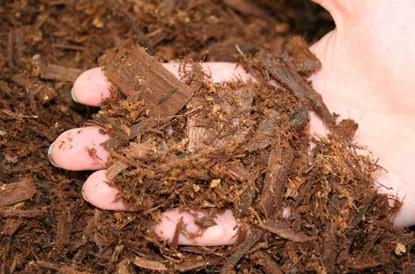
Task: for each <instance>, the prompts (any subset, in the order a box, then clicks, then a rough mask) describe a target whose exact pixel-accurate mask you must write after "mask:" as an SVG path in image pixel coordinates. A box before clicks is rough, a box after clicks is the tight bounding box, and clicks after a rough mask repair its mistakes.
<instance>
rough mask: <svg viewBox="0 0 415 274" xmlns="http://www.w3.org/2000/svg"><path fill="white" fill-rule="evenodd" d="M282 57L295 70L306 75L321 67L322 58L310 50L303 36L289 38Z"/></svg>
mask: <svg viewBox="0 0 415 274" xmlns="http://www.w3.org/2000/svg"><path fill="white" fill-rule="evenodd" d="M281 57H282V59H284V61H285V62H286V63H287V64H288V65H289V66H291V67H292V68H293V69H294V70H295V71H297V72H298V73H300V74H302V75H304V76H310V75H311V74H312V73H314V72H316V71H318V70H320V69H321V62H320V60H318V59H317V57H316V56H315V55H314V54H313V53H312V52H311V51H310V48H309V47H308V45H307V43H306V41H304V39H303V38H302V37H301V36H295V37H293V38H291V39H290V40H288V42H287V43H286V44H285V47H284V51H283V53H282V55H281Z"/></svg>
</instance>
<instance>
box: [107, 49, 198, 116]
mask: <svg viewBox="0 0 415 274" xmlns="http://www.w3.org/2000/svg"><path fill="white" fill-rule="evenodd" d="M100 64H101V66H102V67H103V68H104V71H105V75H106V76H107V77H108V79H109V81H110V82H111V83H112V84H113V85H114V86H115V87H117V88H118V89H119V91H120V92H121V93H122V94H124V95H125V96H133V95H135V96H137V97H138V98H139V99H140V100H143V101H144V105H145V106H146V107H147V108H148V110H149V116H150V117H152V118H155V119H157V120H162V121H167V120H169V119H171V118H172V117H173V116H174V115H175V114H176V113H177V112H178V111H179V110H180V109H182V108H183V107H184V106H185V105H186V103H187V102H188V101H189V100H190V98H191V97H192V96H193V91H192V90H191V89H190V87H189V86H187V85H186V84H184V83H183V82H181V81H180V80H179V79H177V78H176V77H175V76H174V75H173V74H172V73H171V72H169V71H168V70H167V69H165V68H164V67H163V65H162V64H160V63H159V62H158V61H157V60H156V59H154V58H153V57H151V56H150V55H148V54H147V53H146V52H145V50H144V48H141V47H138V46H129V47H125V48H121V49H116V50H112V51H110V52H108V53H107V54H106V55H104V57H103V58H102V59H101V61H100Z"/></svg>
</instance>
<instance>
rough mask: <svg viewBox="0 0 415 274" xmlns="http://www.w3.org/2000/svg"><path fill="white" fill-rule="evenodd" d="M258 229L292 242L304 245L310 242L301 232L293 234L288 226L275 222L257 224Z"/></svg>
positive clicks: (309, 238)
mask: <svg viewBox="0 0 415 274" xmlns="http://www.w3.org/2000/svg"><path fill="white" fill-rule="evenodd" d="M259 227H260V228H262V229H264V230H267V231H269V232H271V233H273V234H276V235H278V236H279V237H281V238H284V239H287V240H290V241H293V242H298V243H305V242H308V241H311V240H312V238H311V237H309V236H307V235H306V234H304V233H303V232H295V231H294V230H293V229H292V228H291V227H290V226H289V225H287V224H285V223H281V222H277V221H268V222H267V223H265V224H259Z"/></svg>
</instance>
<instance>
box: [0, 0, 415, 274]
mask: <svg viewBox="0 0 415 274" xmlns="http://www.w3.org/2000/svg"><path fill="white" fill-rule="evenodd" d="M270 2H273V3H272V4H270ZM253 3H255V4H253ZM0 18H1V20H0V37H1V39H0V113H1V114H0V178H1V179H0V180H1V181H0V182H1V183H2V184H1V186H0V216H1V219H0V235H1V236H0V273H14V272H17V273H18V272H24V273H55V272H62V273H100V272H115V271H117V273H143V272H144V273H145V271H150V270H149V269H153V270H157V269H158V270H163V269H167V270H169V271H172V272H174V271H185V270H189V271H194V270H195V269H203V270H201V273H215V272H219V271H222V272H223V273H230V272H232V271H236V272H238V273H239V272H241V273H279V272H278V271H280V272H289V273H295V272H300V273H301V272H307V271H309V272H318V273H336V272H362V271H367V272H373V273H379V272H384V273H391V272H399V273H402V272H407V273H411V272H413V270H414V262H413V258H412V243H413V235H412V234H410V233H408V232H406V231H404V230H400V229H397V228H394V227H393V226H392V225H391V222H390V219H389V217H390V216H391V215H392V214H393V213H394V212H396V210H397V206H398V204H396V206H395V207H394V208H389V206H388V201H387V197H385V196H382V195H379V194H376V192H375V191H374V178H373V172H374V171H375V170H376V169H378V167H377V166H376V164H375V163H373V162H371V161H369V160H368V159H366V158H363V157H360V156H358V155H356V153H355V146H354V145H353V144H351V142H350V141H351V136H352V135H353V130H354V129H355V124H354V123H353V122H352V121H343V122H341V123H338V124H337V125H335V122H334V118H333V117H332V116H331V114H330V112H329V111H328V110H327V109H325V108H324V104H323V103H322V101H320V99H319V96H318V94H317V93H314V91H313V90H312V88H311V87H310V86H309V85H308V83H307V82H306V81H305V80H304V78H303V77H305V75H307V74H308V73H309V72H310V71H312V70H314V69H316V66H318V65H316V63H314V62H312V63H304V62H301V60H300V61H298V60H297V59H295V57H298V56H299V53H298V52H297V51H295V50H291V51H286V53H285V55H284V54H283V55H280V53H281V48H282V45H283V43H284V42H285V40H286V38H287V37H289V36H292V35H294V34H301V35H306V38H307V39H308V40H309V41H313V40H315V39H317V38H318V37H319V36H321V35H322V34H323V33H325V32H326V31H327V30H328V29H330V28H331V27H332V23H331V21H330V19H329V16H328V15H327V13H325V12H323V11H322V10H321V9H319V8H317V7H316V6H314V5H312V4H310V3H309V1H267V0H261V1H251V2H248V1H242V0H227V1H117V0H107V1H102V2H101V1H82V0H80V1H75V0H67V1H65V0H54V1H14V2H11V1H10V2H7V1H4V2H1V4H0ZM225 26H226V27H225ZM126 44H138V45H141V46H143V47H145V48H146V49H147V52H148V53H150V54H151V55H156V56H157V59H158V60H159V61H170V60H179V59H181V58H183V57H185V58H187V59H188V60H193V61H237V60H239V61H243V62H244V63H245V65H246V66H247V67H248V68H250V69H251V70H252V71H253V70H255V73H256V75H257V76H258V79H260V81H258V82H257V83H248V84H243V83H238V82H234V83H228V84H226V85H221V86H219V85H216V86H215V85H212V84H211V83H210V82H209V80H207V79H202V78H201V77H200V73H199V72H198V69H197V65H194V66H193V69H192V70H187V71H185V73H184V74H183V77H184V81H185V82H186V84H187V85H188V87H189V88H190V89H191V93H192V98H191V100H190V101H189V102H188V101H186V102H183V105H186V104H187V108H189V109H190V110H192V109H198V111H193V112H192V111H190V112H189V110H188V109H186V110H185V109H180V108H181V107H182V106H183V105H182V106H181V107H178V109H177V111H178V114H180V115H177V117H175V118H174V119H170V120H168V122H169V125H170V126H171V128H172V129H173V130H174V132H175V134H173V135H172V136H166V135H165V134H164V135H163V131H162V130H163V128H160V123H156V124H153V123H148V124H147V125H148V128H152V129H157V131H158V134H154V132H155V131H154V130H148V131H144V132H138V133H137V134H139V135H140V137H141V140H143V141H146V140H147V141H148V140H151V141H152V142H153V143H154V144H155V145H156V147H157V146H158V145H160V144H161V143H163V142H165V143H166V144H168V145H167V146H163V147H164V148H165V151H163V154H162V155H163V156H164V158H163V157H160V154H157V157H150V158H149V159H145V160H140V161H136V163H144V162H145V164H146V167H147V168H146V169H137V167H138V166H135V165H134V166H131V165H128V167H126V168H125V170H124V171H123V172H121V173H119V174H113V177H114V181H115V183H116V184H117V186H118V187H119V188H120V190H121V193H122V197H123V198H128V197H130V199H126V202H127V203H129V204H131V205H132V206H136V207H138V205H140V206H141V207H142V208H140V210H142V212H143V214H137V213H126V212H109V211H102V210H99V209H96V208H94V207H92V206H90V205H89V204H87V203H86V202H85V201H84V200H83V199H82V197H81V193H80V189H81V186H82V183H83V181H84V180H85V178H86V177H87V175H88V173H87V172H81V173H79V172H78V173H75V172H65V171H63V170H61V169H58V168H54V167H52V166H51V165H50V164H49V161H48V159H47V148H48V146H49V144H50V143H51V142H53V140H54V139H55V138H56V137H57V136H58V135H59V134H60V133H61V132H63V131H64V130H67V129H70V128H73V127H79V126H82V125H84V124H85V123H86V121H88V120H89V119H90V118H91V114H93V113H95V112H96V111H97V110H96V109H93V108H87V107H84V106H80V105H78V104H75V103H74V102H73V101H72V100H71V98H70V89H71V85H72V82H73V81H74V79H76V77H77V75H78V74H79V73H80V72H81V71H82V70H85V69H87V68H91V67H95V66H97V65H98V58H99V57H100V56H101V55H103V54H104V52H105V51H106V50H108V49H111V48H114V47H116V46H120V45H126ZM235 44H237V45H238V47H239V49H240V51H241V52H242V53H244V54H245V57H241V55H240V53H239V52H238V51H237V50H236V49H235ZM293 52H294V53H293ZM252 56H255V58H251V57H252ZM276 56H280V57H276ZM290 56H291V57H290ZM292 56H294V57H292ZM307 56H308V55H307ZM307 58H308V57H307ZM300 59H301V58H300ZM310 64H312V65H310ZM313 64H314V65H313ZM270 79H274V80H276V81H277V82H278V83H279V87H278V88H276V87H275V86H272V85H269V84H268V83H269V81H268V80H270ZM172 85H173V86H175V85H176V84H175V83H172ZM176 88H177V86H176ZM241 91H242V92H241ZM247 92H248V94H249V96H248V97H247V96H246V95H247ZM125 95H128V98H127V100H129V98H131V96H130V95H129V94H124V96H125ZM207 95H208V96H207ZM231 95H232V96H231ZM209 96H210V97H213V98H215V100H213V101H209V102H210V103H209V104H207V103H206V97H209ZM231 97H232V98H231ZM249 97H250V98H249ZM161 98H162V100H161V101H160V100H159V103H160V104H163V103H166V102H168V101H169V99H171V95H169V96H168V97H166V96H164V97H163V96H162V97H161ZM235 98H236V100H235ZM189 99H190V98H189ZM130 100H131V99H130ZM134 100H136V98H134ZM214 105H217V106H219V109H218V108H216V107H215V109H218V112H217V113H216V114H215V115H211V109H212V108H213V107H214ZM200 106H202V107H201V108H200ZM241 106H246V108H244V107H241ZM138 107H140V106H138ZM198 107H199V108H198ZM220 108H222V111H221V110H220ZM307 109H312V110H314V111H316V112H317V113H319V114H320V116H321V117H322V118H323V120H324V121H325V122H326V124H327V125H328V126H329V127H330V128H331V129H332V134H331V135H330V136H329V137H328V138H326V139H321V140H314V143H315V148H314V149H313V153H312V155H311V156H307V155H308V153H307V150H308V146H309V145H310V140H309V139H310V138H309V136H308V135H307V133H306V131H305V129H306V127H307V126H306V124H307V122H308V119H307V114H306V113H307V112H306V111H305V110H307ZM117 111H118V112H119V111H123V109H121V108H120V107H119V106H118V104H114V103H110V104H108V105H107V106H106V107H105V108H104V111H102V112H101V113H100V114H99V115H98V116H97V117H96V118H95V122H96V121H101V122H102V124H108V123H111V122H112V121H113V120H111V117H113V116H111V115H112V114H114V113H117ZM331 111H335V110H331ZM188 113H191V114H192V115H191V116H189V114H188ZM175 114H176V113H168V114H166V116H169V117H170V116H171V115H175ZM219 114H222V116H221V117H224V119H225V120H220V119H218V115H219ZM103 118H106V119H107V120H106V121H103V120H102V119H103ZM140 118H142V119H141V120H144V119H150V120H152V117H151V116H148V115H145V112H143V115H141V116H140ZM153 118H154V117H153ZM97 119H98V120H97ZM99 119H101V120H99ZM235 119H236V120H238V119H239V120H238V121H239V122H240V123H241V127H240V128H239V129H238V130H237V131H235V128H231V127H225V128H223V124H224V123H225V122H226V121H229V120H232V121H234V122H235V121H236V120H235ZM118 122H120V123H121V124H122V125H127V126H129V127H131V126H133V125H134V124H135V123H134V122H132V121H127V120H126V119H121V120H119V121H118ZM136 122H137V121H136ZM192 123H193V124H192ZM207 124H208V126H206V125H207ZM225 124H226V123H225ZM193 127H195V128H203V127H209V128H216V129H221V131H218V130H216V131H214V132H221V133H223V135H222V136H212V134H207V135H206V136H205V137H204V138H206V139H209V140H203V142H198V140H194V144H195V145H194V147H193V149H192V151H190V152H191V153H184V151H186V150H187V149H188V148H185V147H182V148H180V147H178V146H175V145H176V144H177V143H178V142H179V141H180V140H182V139H183V138H184V137H185V136H186V129H187V130H188V129H189V128H190V129H191V128H193ZM136 128H137V127H136ZM160 132H161V133H162V134H160ZM137 136H138V135H136V136H133V138H131V140H130V139H129V138H130V137H131V136H127V140H124V143H122V142H121V143H119V144H121V147H112V154H111V156H112V157H113V156H114V152H119V151H120V150H121V149H122V148H123V146H126V145H129V142H130V141H132V142H136V141H137V139H136V137H137ZM134 138H135V139H134ZM199 141H200V140H199ZM277 141H278V145H277ZM206 142H208V143H209V144H212V143H213V144H215V145H214V146H209V148H206V147H205V146H206V145H203V144H205V143H206ZM201 143H202V145H201ZM224 144H227V145H226V147H225V146H224ZM281 144H283V145H282V146H281ZM229 145H231V146H229ZM166 147H167V148H166ZM127 152H128V150H125V153H127ZM127 156H128V155H127ZM167 156H168V157H167ZM282 157H284V161H281V159H282ZM310 157H311V158H310ZM112 159H113V158H112ZM172 159H173V160H174V161H176V162H175V167H176V168H179V169H180V170H182V171H186V170H189V171H190V170H192V172H182V173H180V174H182V175H181V176H182V177H180V178H174V179H175V180H173V177H172V168H171V165H170V164H169V162H170V161H171V160H172ZM286 159H288V161H285V160H286ZM333 159H334V160H333ZM283 162H284V163H287V162H288V163H290V164H282V163H283ZM110 164H114V161H113V160H112V161H111V162H110ZM124 164H125V163H124ZM205 164H208V168H204V169H203V170H202V169H200V168H197V167H200V166H205ZM138 170H140V172H138ZM235 170H236V171H237V172H236V173H238V174H239V175H240V176H237V177H235V176H234V175H233V174H235ZM149 171H157V172H158V176H161V177H163V178H171V179H172V180H170V182H169V181H168V180H167V182H168V184H166V188H165V189H164V190H165V191H164V192H160V188H157V187H154V185H155V184H151V182H152V181H153V180H158V179H159V178H152V177H151V174H153V173H151V172H149ZM232 171H234V172H232ZM173 173H174V174H173V175H175V176H177V172H173ZM133 175H134V176H141V178H144V180H143V181H144V182H145V186H143V187H142V188H141V190H142V191H140V192H138V191H137V188H134V187H132V186H131V185H129V184H128V183H126V182H128V181H129V182H132V181H131V180H127V179H128V178H133ZM129 176H130V177H129ZM135 178H138V177H135ZM215 178H222V180H221V184H220V185H219V186H218V187H210V184H209V182H211V181H212V179H215ZM178 179H179V180H178ZM178 182H182V183H181V184H180V183H178ZM246 182H248V183H246ZM195 185H196V186H197V189H198V190H197V192H200V193H201V195H197V196H196V197H199V198H197V199H195V195H194V192H195V191H196V190H195V189H196V188H195V187H194V186H195ZM235 186H236V187H235ZM242 187H245V188H246V189H247V191H245V192H243V193H244V195H242V196H243V197H242V196H241V195H240V193H241V191H238V190H240V189H241V188H242ZM168 188H175V189H179V191H180V193H182V194H186V195H188V196H186V195H184V196H183V197H184V198H182V199H180V200H179V199H178V198H177V197H173V196H172V195H171V194H172V193H173V192H171V191H169V189H168ZM267 189H271V190H272V191H266V190H267ZM143 191H145V192H147V193H150V195H147V196H146V197H147V198H146V199H147V200H148V201H146V202H144V203H143V202H142V198H143V197H144V196H143V195H142V193H143ZM271 194H273V195H271ZM150 197H151V198H150ZM140 199H141V200H140ZM186 200H187V201H188V202H186V203H185V204H182V203H181V201H186ZM137 201H141V202H140V203H138V202H137ZM161 201H162V202H163V203H161ZM204 202H208V203H209V204H213V205H214V208H213V209H211V210H210V213H211V214H214V212H216V211H217V210H220V209H223V208H232V209H233V210H234V213H235V215H236V216H238V218H239V219H240V220H241V224H242V225H243V227H244V228H246V229H245V231H248V230H249V231H250V233H245V234H242V233H241V235H240V243H239V244H238V245H236V246H230V247H217V248H189V247H176V246H175V245H174V243H173V244H166V243H161V242H160V241H159V240H158V239H157V238H156V237H155V236H154V235H151V233H149V232H148V228H149V227H150V226H151V225H153V224H154V220H155V219H156V215H157V214H158V213H159V211H158V210H160V211H161V210H162V209H166V208H169V207H173V206H182V207H191V208H203V204H204ZM155 203H157V205H160V207H159V208H158V210H157V211H151V213H149V211H148V209H151V208H153V207H154V204H155ZM284 208H285V209H287V208H289V209H290V211H291V214H290V216H289V217H288V218H282V210H283V209H284ZM204 209H205V208H204ZM254 213H255V214H254ZM207 223H208V225H209V222H207ZM145 269H147V270H145Z"/></svg>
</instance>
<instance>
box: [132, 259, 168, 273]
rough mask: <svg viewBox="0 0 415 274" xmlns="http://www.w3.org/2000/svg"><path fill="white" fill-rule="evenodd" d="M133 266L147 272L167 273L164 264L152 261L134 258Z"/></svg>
mask: <svg viewBox="0 0 415 274" xmlns="http://www.w3.org/2000/svg"><path fill="white" fill-rule="evenodd" d="M131 262H132V263H133V264H135V265H136V266H138V267H140V268H143V269H148V270H154V271H167V267H166V265H165V264H164V263H162V262H159V261H154V260H149V259H146V258H143V257H138V256H137V257H135V258H134V259H133V260H132V261H131Z"/></svg>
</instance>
